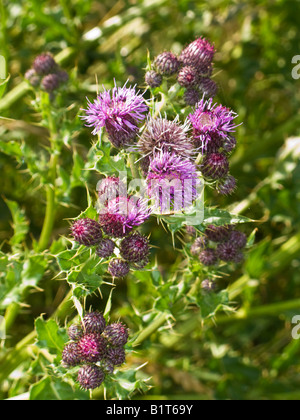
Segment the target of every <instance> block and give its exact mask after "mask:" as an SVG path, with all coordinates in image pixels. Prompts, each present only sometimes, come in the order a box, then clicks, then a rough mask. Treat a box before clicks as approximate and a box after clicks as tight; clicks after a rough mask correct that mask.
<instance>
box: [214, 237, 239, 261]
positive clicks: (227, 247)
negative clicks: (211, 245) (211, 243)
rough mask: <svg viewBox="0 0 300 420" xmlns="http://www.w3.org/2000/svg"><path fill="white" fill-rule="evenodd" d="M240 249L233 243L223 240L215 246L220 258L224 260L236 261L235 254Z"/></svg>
mask: <svg viewBox="0 0 300 420" xmlns="http://www.w3.org/2000/svg"><path fill="white" fill-rule="evenodd" d="M239 252H240V251H239V250H238V249H237V247H236V246H235V244H234V243H232V242H229V241H228V242H224V243H221V244H219V245H218V247H217V255H218V257H219V258H220V260H222V261H225V262H230V261H233V262H235V261H236V258H237V254H238V253H239Z"/></svg>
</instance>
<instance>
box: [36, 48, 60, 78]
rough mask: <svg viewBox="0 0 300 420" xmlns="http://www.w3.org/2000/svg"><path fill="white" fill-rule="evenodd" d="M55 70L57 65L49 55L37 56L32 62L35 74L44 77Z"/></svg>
mask: <svg viewBox="0 0 300 420" xmlns="http://www.w3.org/2000/svg"><path fill="white" fill-rule="evenodd" d="M56 68H57V64H56V62H55V60H54V58H53V56H52V54H50V53H48V52H47V53H42V54H40V55H38V56H37V57H36V58H35V60H34V62H33V69H34V70H35V71H36V72H37V74H41V75H45V74H49V73H51V72H52V71H53V70H55V69H56Z"/></svg>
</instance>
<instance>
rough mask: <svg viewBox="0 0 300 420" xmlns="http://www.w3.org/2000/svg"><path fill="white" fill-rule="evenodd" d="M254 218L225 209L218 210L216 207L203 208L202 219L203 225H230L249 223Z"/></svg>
mask: <svg viewBox="0 0 300 420" xmlns="http://www.w3.org/2000/svg"><path fill="white" fill-rule="evenodd" d="M250 222H254V220H252V219H249V218H248V217H245V216H240V215H239V214H232V213H229V212H228V211H226V210H220V209H216V208H205V210H204V221H203V223H204V224H205V225H209V224H212V225H216V226H223V225H227V224H228V225H230V224H239V223H250Z"/></svg>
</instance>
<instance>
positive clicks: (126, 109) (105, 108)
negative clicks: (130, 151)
mask: <svg viewBox="0 0 300 420" xmlns="http://www.w3.org/2000/svg"><path fill="white" fill-rule="evenodd" d="M84 111H85V114H86V115H84V116H82V118H83V119H84V120H85V121H86V125H87V126H88V127H92V128H93V131H92V134H95V135H96V134H98V133H99V132H101V130H102V129H103V128H105V130H106V132H107V134H108V138H109V140H110V142H111V143H112V144H113V146H115V147H116V148H118V149H120V148H123V147H124V146H126V145H128V144H131V143H132V142H133V140H134V139H135V137H136V135H137V133H138V131H139V124H140V123H141V122H142V121H143V120H144V119H145V117H146V116H145V113H147V112H148V105H147V103H146V101H145V99H144V97H143V95H142V94H140V93H139V92H136V89H135V87H126V84H125V85H124V86H123V87H117V86H115V87H114V88H113V89H109V90H105V89H104V90H103V92H101V93H100V94H99V95H98V96H97V98H96V99H95V100H94V102H93V103H92V102H90V101H89V100H88V107H87V109H86V110H84Z"/></svg>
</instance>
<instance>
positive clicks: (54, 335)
mask: <svg viewBox="0 0 300 420" xmlns="http://www.w3.org/2000/svg"><path fill="white" fill-rule="evenodd" d="M35 329H36V332H37V339H38V341H37V346H38V347H40V348H46V349H48V351H49V352H50V353H53V354H59V355H60V354H61V352H62V351H63V349H64V346H65V343H66V342H67V341H68V335H67V333H66V331H65V330H64V329H62V328H60V327H59V326H58V325H57V323H56V321H55V320H54V319H49V320H47V321H45V320H44V319H43V318H42V317H39V318H37V319H36V320H35Z"/></svg>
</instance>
